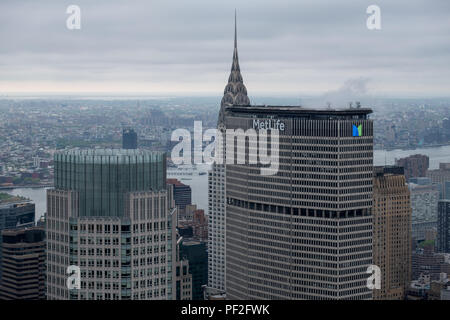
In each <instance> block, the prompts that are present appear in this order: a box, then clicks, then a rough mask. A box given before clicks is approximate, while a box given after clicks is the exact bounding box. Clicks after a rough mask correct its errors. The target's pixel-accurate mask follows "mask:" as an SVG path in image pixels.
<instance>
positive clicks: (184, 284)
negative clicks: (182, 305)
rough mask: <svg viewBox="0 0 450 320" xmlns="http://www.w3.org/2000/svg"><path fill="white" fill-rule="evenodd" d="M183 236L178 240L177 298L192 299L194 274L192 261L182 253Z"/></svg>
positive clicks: (176, 264)
mask: <svg viewBox="0 0 450 320" xmlns="http://www.w3.org/2000/svg"><path fill="white" fill-rule="evenodd" d="M182 240H183V238H181V237H180V238H179V239H178V240H177V245H176V246H177V248H176V250H177V252H176V261H175V277H174V280H175V300H192V290H193V288H192V277H193V276H192V274H191V272H190V269H189V268H190V263H189V261H188V259H187V258H186V257H184V256H183V255H182V252H181V245H182Z"/></svg>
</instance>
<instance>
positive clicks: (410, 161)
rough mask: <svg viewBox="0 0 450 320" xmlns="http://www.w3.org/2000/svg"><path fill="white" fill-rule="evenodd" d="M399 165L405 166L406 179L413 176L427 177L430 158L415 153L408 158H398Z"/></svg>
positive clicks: (397, 163)
mask: <svg viewBox="0 0 450 320" xmlns="http://www.w3.org/2000/svg"><path fill="white" fill-rule="evenodd" d="M395 164H396V165H397V166H400V167H403V168H405V177H406V181H408V182H409V178H411V177H425V175H426V173H427V169H428V166H429V165H430V159H429V158H428V156H426V155H423V154H414V155H411V156H409V157H406V158H401V159H396V160H395Z"/></svg>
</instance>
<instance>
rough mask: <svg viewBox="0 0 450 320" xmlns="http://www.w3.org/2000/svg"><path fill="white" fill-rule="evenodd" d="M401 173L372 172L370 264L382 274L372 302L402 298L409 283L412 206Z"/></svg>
mask: <svg viewBox="0 0 450 320" xmlns="http://www.w3.org/2000/svg"><path fill="white" fill-rule="evenodd" d="M400 169H402V167H400ZM401 171H403V170H401ZM401 171H400V170H399V171H395V170H392V168H390V167H375V170H374V181H373V199H374V204H373V221H374V225H373V263H374V264H375V265H377V266H379V267H380V269H381V272H382V278H381V289H379V290H374V295H373V298H374V299H375V300H402V299H404V297H405V293H406V290H407V289H408V286H409V284H410V281H411V204H410V198H409V197H410V196H409V190H408V186H407V184H406V179H405V176H404V175H403V174H402V173H401ZM392 172H394V173H392Z"/></svg>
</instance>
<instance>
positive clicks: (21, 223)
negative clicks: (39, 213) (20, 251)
mask: <svg viewBox="0 0 450 320" xmlns="http://www.w3.org/2000/svg"><path fill="white" fill-rule="evenodd" d="M34 219H35V205H34V203H32V202H29V201H27V200H19V201H16V200H15V201H12V202H4V203H0V265H1V263H2V237H1V232H2V230H6V229H17V228H26V227H32V226H34ZM1 277H2V268H0V279H1Z"/></svg>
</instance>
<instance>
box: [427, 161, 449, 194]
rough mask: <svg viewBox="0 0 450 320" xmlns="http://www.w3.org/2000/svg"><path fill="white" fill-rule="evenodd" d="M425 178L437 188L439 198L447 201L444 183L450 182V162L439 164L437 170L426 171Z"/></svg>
mask: <svg viewBox="0 0 450 320" xmlns="http://www.w3.org/2000/svg"><path fill="white" fill-rule="evenodd" d="M427 177H429V178H431V181H432V182H433V183H435V184H437V185H438V186H439V190H440V198H441V199H447V197H448V196H449V194H447V193H446V189H445V187H444V185H445V182H447V181H450V162H447V163H440V164H439V169H436V170H428V171H427Z"/></svg>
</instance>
